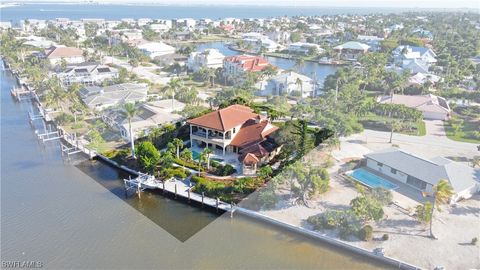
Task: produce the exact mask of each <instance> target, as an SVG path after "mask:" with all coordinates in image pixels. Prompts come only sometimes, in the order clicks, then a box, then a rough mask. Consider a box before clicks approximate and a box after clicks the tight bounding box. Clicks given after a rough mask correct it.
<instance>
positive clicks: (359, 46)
mask: <svg viewBox="0 0 480 270" xmlns="http://www.w3.org/2000/svg"><path fill="white" fill-rule="evenodd" d="M333 49H334V50H335V51H337V52H338V54H339V56H340V58H341V59H343V60H347V61H357V60H358V58H359V57H360V56H362V55H364V54H365V53H367V52H368V49H370V46H368V45H367V44H363V43H360V42H356V41H349V42H347V43H344V44H342V45H338V46H336V47H334V48H333Z"/></svg>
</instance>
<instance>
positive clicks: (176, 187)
mask: <svg viewBox="0 0 480 270" xmlns="http://www.w3.org/2000/svg"><path fill="white" fill-rule="evenodd" d="M176 198H177V183H175V199H176Z"/></svg>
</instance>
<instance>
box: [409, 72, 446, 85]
mask: <svg viewBox="0 0 480 270" xmlns="http://www.w3.org/2000/svg"><path fill="white" fill-rule="evenodd" d="M441 80H442V78H441V77H439V76H436V75H433V74H429V73H421V72H418V73H416V74H415V75H412V76H411V77H410V78H408V85H424V84H425V83H429V84H431V85H434V84H436V83H438V82H439V81H441Z"/></svg>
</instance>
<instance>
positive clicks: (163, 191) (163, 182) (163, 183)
mask: <svg viewBox="0 0 480 270" xmlns="http://www.w3.org/2000/svg"><path fill="white" fill-rule="evenodd" d="M162 185H163V190H162V193H163V194H165V180H163V181H162Z"/></svg>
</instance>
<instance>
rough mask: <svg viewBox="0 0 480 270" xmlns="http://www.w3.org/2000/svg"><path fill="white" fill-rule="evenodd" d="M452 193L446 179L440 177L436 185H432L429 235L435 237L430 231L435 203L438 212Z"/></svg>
mask: <svg viewBox="0 0 480 270" xmlns="http://www.w3.org/2000/svg"><path fill="white" fill-rule="evenodd" d="M453 194H454V192H453V188H452V186H450V184H449V183H448V181H447V180H445V179H441V180H440V181H439V182H438V184H437V185H435V186H433V205H432V213H431V218H430V237H432V238H434V239H436V237H435V235H433V231H432V223H433V213H434V211H435V204H436V205H437V210H438V211H439V212H440V211H441V209H440V207H439V206H440V205H442V204H445V203H448V201H449V200H450V198H451V197H452V195H453Z"/></svg>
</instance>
